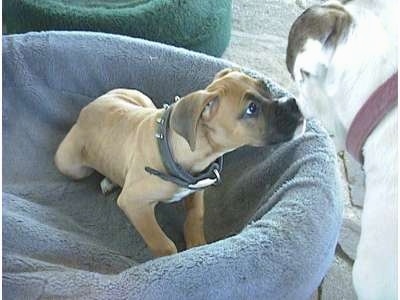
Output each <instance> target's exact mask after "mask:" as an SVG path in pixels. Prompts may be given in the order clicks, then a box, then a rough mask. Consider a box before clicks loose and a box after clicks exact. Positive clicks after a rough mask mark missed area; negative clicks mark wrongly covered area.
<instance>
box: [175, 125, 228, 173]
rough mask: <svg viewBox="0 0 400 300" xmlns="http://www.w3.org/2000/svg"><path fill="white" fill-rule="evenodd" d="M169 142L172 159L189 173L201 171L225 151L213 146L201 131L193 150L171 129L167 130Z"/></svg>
mask: <svg viewBox="0 0 400 300" xmlns="http://www.w3.org/2000/svg"><path fill="white" fill-rule="evenodd" d="M169 144H170V147H171V150H172V154H173V156H174V160H175V161H176V162H177V163H178V164H179V165H181V166H182V167H183V168H185V169H186V170H187V171H189V172H191V173H198V172H201V171H203V170H204V169H206V168H207V167H208V166H209V165H210V164H211V163H212V162H214V161H215V160H216V159H217V158H218V157H220V156H221V155H223V154H224V153H226V152H227V151H224V150H223V149H221V148H220V147H215V145H213V144H212V142H211V143H210V140H209V139H208V138H207V137H206V136H205V135H204V134H203V133H202V132H199V134H198V137H197V141H196V149H195V151H191V150H190V147H189V144H188V143H187V141H186V140H185V139H184V138H183V137H182V136H180V135H179V134H177V133H176V132H175V131H174V130H172V129H170V132H169Z"/></svg>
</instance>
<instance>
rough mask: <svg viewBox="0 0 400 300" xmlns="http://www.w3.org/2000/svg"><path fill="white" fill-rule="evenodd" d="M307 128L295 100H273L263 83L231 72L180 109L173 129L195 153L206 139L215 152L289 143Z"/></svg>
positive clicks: (184, 101) (173, 119)
mask: <svg viewBox="0 0 400 300" xmlns="http://www.w3.org/2000/svg"><path fill="white" fill-rule="evenodd" d="M302 124H303V117H302V115H301V113H300V111H299V108H298V107H297V104H296V101H295V100H294V98H290V99H285V101H284V100H282V99H280V101H278V100H277V99H273V98H272V96H271V95H270V94H269V92H268V91H266V90H265V88H264V87H263V84H262V82H260V81H258V80H256V79H253V78H251V77H249V76H247V75H246V74H244V73H241V72H239V71H235V70H232V69H224V70H222V71H220V72H219V73H218V74H217V75H216V76H215V78H214V80H213V82H212V83H211V84H210V85H209V86H208V87H207V88H206V89H204V90H200V91H196V92H194V93H191V94H189V95H187V96H185V97H183V98H182V99H181V100H180V101H179V102H177V103H176V106H175V107H174V109H173V111H172V116H171V127H172V129H173V130H175V131H176V132H177V133H178V134H179V135H181V136H182V137H184V138H185V139H186V141H187V142H188V144H189V146H190V149H191V150H192V151H194V150H195V149H196V145H197V143H198V141H199V139H201V138H203V139H207V142H208V144H210V145H211V146H212V147H213V149H214V151H216V152H225V151H229V150H233V149H235V148H238V147H240V146H244V145H252V146H262V145H266V144H275V143H281V142H285V141H288V140H290V139H291V138H292V137H293V135H294V133H295V131H296V129H297V128H298V127H299V126H300V125H302Z"/></svg>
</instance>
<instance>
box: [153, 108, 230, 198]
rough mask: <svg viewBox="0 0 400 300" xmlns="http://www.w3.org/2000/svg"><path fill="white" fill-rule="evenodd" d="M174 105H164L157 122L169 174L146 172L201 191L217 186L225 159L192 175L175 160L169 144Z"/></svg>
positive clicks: (162, 156)
mask: <svg viewBox="0 0 400 300" xmlns="http://www.w3.org/2000/svg"><path fill="white" fill-rule="evenodd" d="M172 108H173V104H172V105H164V109H165V111H164V113H163V115H162V117H161V118H159V119H158V120H157V125H158V126H157V133H156V135H155V136H156V139H157V144H158V149H159V151H160V155H161V159H162V162H163V164H164V167H165V169H166V171H167V173H163V172H161V171H159V170H155V169H153V168H150V167H145V170H146V171H147V172H148V173H150V174H152V175H155V176H158V177H160V178H161V179H163V180H165V181H170V182H173V183H175V184H176V185H178V186H180V187H183V188H187V189H191V190H201V189H204V188H206V187H208V186H210V185H217V184H219V183H220V182H221V178H220V172H221V171H222V164H223V159H222V156H220V157H219V158H218V159H217V160H216V161H214V162H213V163H212V164H210V165H209V166H208V167H207V168H206V169H205V170H204V171H203V172H201V173H199V174H196V175H192V174H190V173H189V172H188V171H186V170H185V169H184V168H183V167H182V166H180V165H179V164H178V163H177V162H176V161H175V160H174V158H173V155H172V152H171V148H170V145H169V142H168V132H169V123H170V117H171V113H172Z"/></svg>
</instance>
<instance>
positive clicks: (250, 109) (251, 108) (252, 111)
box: [245, 102, 258, 117]
mask: <svg viewBox="0 0 400 300" xmlns="http://www.w3.org/2000/svg"><path fill="white" fill-rule="evenodd" d="M257 112H258V105H257V103H255V102H250V103H249V105H248V106H247V109H246V113H245V115H246V116H248V117H251V116H254V115H256V114H257Z"/></svg>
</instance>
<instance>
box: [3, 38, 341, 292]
mask: <svg viewBox="0 0 400 300" xmlns="http://www.w3.org/2000/svg"><path fill="white" fill-rule="evenodd" d="M229 65H231V64H230V63H228V62H226V61H223V60H219V59H215V58H211V57H208V56H205V55H202V54H197V53H194V52H189V51H186V50H183V49H178V48H173V47H170V46H165V45H161V44H157V43H152V42H147V41H142V40H138V39H133V38H128V37H122V36H116V35H107V34H98V33H97V34H96V33H82V32H74V33H67V32H58V33H56V32H42V33H29V34H24V35H12V36H5V37H3V192H4V193H3V296H4V298H5V299H31V298H40V297H43V298H58V297H63V298H79V299H308V298H309V297H310V295H311V294H312V292H313V291H314V290H315V289H316V288H317V287H318V284H319V283H320V281H321V280H322V278H323V276H324V274H325V273H326V272H327V269H328V267H329V265H330V263H331V261H332V258H333V255H334V249H335V245H336V240H337V237H338V232H339V228H340V223H341V214H342V200H341V199H342V198H341V197H342V195H341V192H340V191H341V189H340V179H339V175H338V170H337V165H336V156H335V151H334V147H333V145H332V144H331V142H330V140H329V138H328V137H327V134H326V132H325V131H324V130H323V129H321V127H320V126H319V125H318V124H317V123H316V122H315V121H311V122H309V125H308V129H307V132H306V133H305V135H304V136H303V137H301V138H299V139H297V140H294V141H291V142H289V143H286V144H283V145H281V146H279V147H275V148H274V149H272V148H250V147H245V148H242V149H239V150H237V151H234V152H233V153H230V154H229V155H226V156H225V169H224V171H223V173H222V176H223V184H222V185H220V186H218V187H215V188H214V187H213V188H209V189H208V190H207V192H206V211H207V212H206V220H205V226H206V236H207V239H208V241H209V242H210V243H209V244H208V245H205V246H202V247H198V248H195V249H191V250H188V251H183V252H180V253H178V254H177V255H173V256H169V257H163V258H156V259H155V258H153V257H152V256H151V254H150V253H149V251H148V249H147V248H146V245H145V244H144V242H143V240H142V239H141V237H140V235H139V234H138V233H137V232H136V230H135V229H134V228H133V226H132V225H131V224H130V223H129V221H128V219H127V218H126V217H125V215H124V214H123V212H122V211H121V210H120V209H119V208H118V206H117V205H116V201H115V200H116V198H117V196H118V193H119V190H117V191H115V192H114V193H112V194H110V195H108V196H103V195H102V194H101V192H100V187H99V183H100V180H101V176H100V175H99V174H95V175H93V176H91V177H89V178H88V179H85V180H82V181H77V182H74V181H71V180H70V179H68V178H66V177H64V176H63V175H61V174H60V173H59V172H58V171H57V170H56V168H55V167H54V164H53V156H54V153H55V150H56V148H57V146H58V144H59V143H60V142H61V140H62V138H63V137H64V136H65V134H66V133H67V131H68V130H69V129H70V127H71V125H72V124H73V123H74V122H75V120H76V118H77V116H78V113H79V111H80V109H81V108H82V107H83V106H84V105H86V104H87V103H88V102H89V101H91V100H93V99H95V98H96V97H97V96H99V95H101V94H103V93H105V92H107V91H108V90H110V89H113V88H117V87H125V88H136V89H139V90H141V91H143V92H144V93H146V94H147V95H149V96H150V97H151V98H152V99H153V100H154V101H155V103H156V104H157V105H161V104H162V103H163V102H164V101H172V99H173V98H174V96H175V95H185V94H186V93H189V92H191V91H193V90H196V89H200V88H203V87H205V86H206V84H208V83H209V82H210V81H211V80H212V77H213V75H214V74H215V73H216V72H217V71H218V70H220V69H221V68H223V67H226V66H229ZM271 75H273V74H271ZM257 76H260V75H259V74H258V75H257ZM266 86H267V87H268V88H271V89H273V90H274V92H275V93H277V94H279V93H281V94H284V91H282V90H281V89H280V88H279V87H277V86H276V85H275V84H274V83H273V82H271V81H269V80H267V81H266ZM132 151H134V149H132ZM157 218H158V220H159V221H160V224H162V227H163V228H164V230H165V231H166V233H167V234H168V235H169V236H170V237H171V238H172V239H173V240H174V241H175V242H176V243H177V245H178V247H179V248H180V250H183V248H184V243H183V234H182V222H183V218H184V214H183V209H182V204H181V203H176V204H168V205H159V206H158V207H157Z"/></svg>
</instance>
